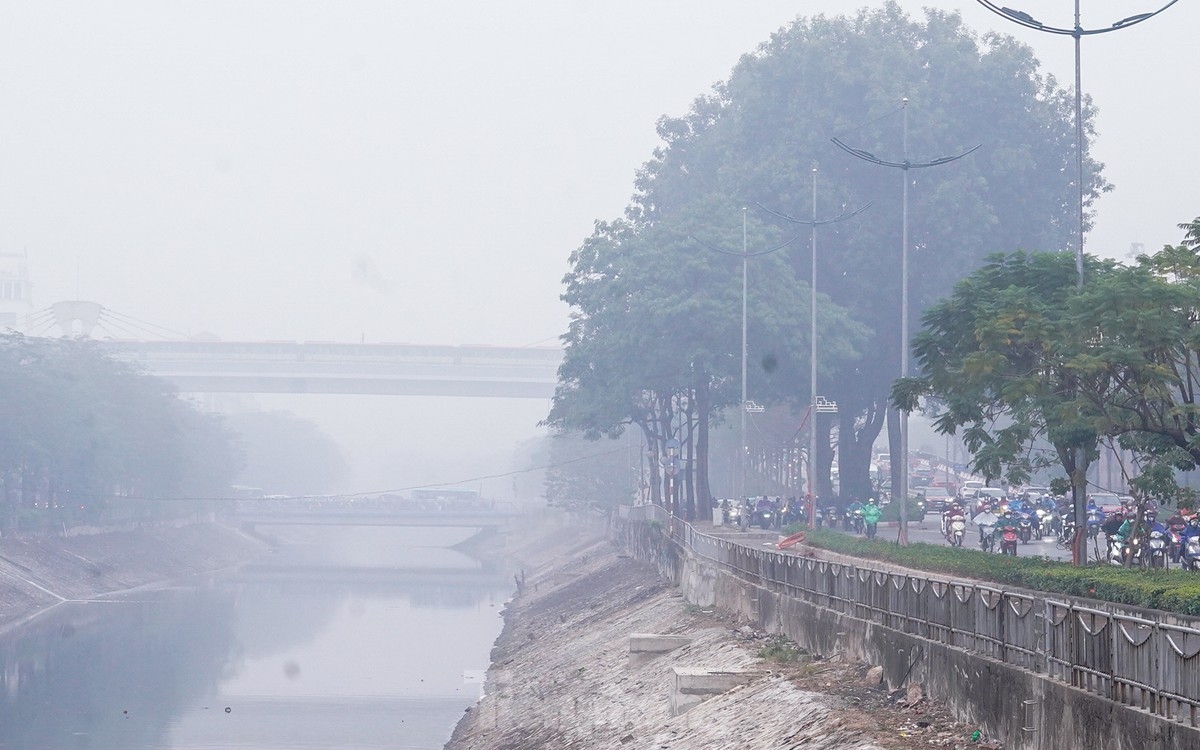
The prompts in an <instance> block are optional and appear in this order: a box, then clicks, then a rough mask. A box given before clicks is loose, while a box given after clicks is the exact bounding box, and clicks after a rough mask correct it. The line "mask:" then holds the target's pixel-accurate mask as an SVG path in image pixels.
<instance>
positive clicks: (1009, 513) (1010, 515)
mask: <svg viewBox="0 0 1200 750" xmlns="http://www.w3.org/2000/svg"><path fill="white" fill-rule="evenodd" d="M1004 517H1005V518H1012V517H1013V512H1012V511H1011V510H1008V509H1007V508H1005V510H1004Z"/></svg>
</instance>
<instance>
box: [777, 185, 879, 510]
mask: <svg viewBox="0 0 1200 750" xmlns="http://www.w3.org/2000/svg"><path fill="white" fill-rule="evenodd" d="M757 205H758V207H759V208H761V209H762V210H764V211H766V212H767V213H769V214H771V215H772V216H778V217H779V218H781V219H784V220H786V221H790V222H791V223H793V224H808V225H809V226H811V227H812V239H811V243H812V276H811V277H810V280H811V283H810V284H809V290H810V291H809V297H810V298H811V299H810V305H809V322H810V327H809V357H808V374H809V375H808V377H809V380H808V382H809V403H808V418H809V419H810V420H811V423H810V424H809V427H808V495H809V501H808V523H809V525H810V526H813V527H815V526H816V517H817V516H816V503H817V487H816V483H815V481H814V478H815V477H816V466H817V414H818V412H819V411H820V409H819V408H818V405H817V227H818V226H820V225H822V224H834V223H837V222H839V221H845V220H846V219H849V218H852V217H854V216H858V215H859V214H861V213H862V212H863V211H866V210H867V209H868V208H870V207H871V204H870V203H868V204H867V205H865V206H863V207H862V208H860V209H858V210H856V211H851V212H850V213H842V214H841V215H839V216H835V217H834V218H832V219H820V220H818V219H817V168H816V167H813V168H812V218H811V219H797V218H795V217H792V216H788V215H787V214H784V213H779V212H778V211H772V210H771V209H769V208H767V207H766V206H764V205H762V204H761V203H759V204H757Z"/></svg>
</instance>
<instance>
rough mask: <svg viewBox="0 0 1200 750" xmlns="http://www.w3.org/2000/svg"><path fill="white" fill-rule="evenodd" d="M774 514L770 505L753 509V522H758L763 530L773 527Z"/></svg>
mask: <svg viewBox="0 0 1200 750" xmlns="http://www.w3.org/2000/svg"><path fill="white" fill-rule="evenodd" d="M775 516H776V514H775V510H774V509H772V508H770V507H759V508H755V509H754V523H756V524H758V525H759V526H760V527H761V528H762V529H763V530H764V531H766V530H768V529H773V528H775Z"/></svg>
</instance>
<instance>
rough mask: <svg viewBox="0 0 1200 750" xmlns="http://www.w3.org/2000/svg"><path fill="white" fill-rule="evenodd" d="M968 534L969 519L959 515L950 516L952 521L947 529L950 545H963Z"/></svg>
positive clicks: (947, 538)
mask: <svg viewBox="0 0 1200 750" xmlns="http://www.w3.org/2000/svg"><path fill="white" fill-rule="evenodd" d="M966 535H967V519H966V518H964V517H963V516H959V515H954V516H950V523H949V524H948V528H947V529H946V541H948V542H950V546H951V547H961V546H962V544H963V538H964V537H965V536H966Z"/></svg>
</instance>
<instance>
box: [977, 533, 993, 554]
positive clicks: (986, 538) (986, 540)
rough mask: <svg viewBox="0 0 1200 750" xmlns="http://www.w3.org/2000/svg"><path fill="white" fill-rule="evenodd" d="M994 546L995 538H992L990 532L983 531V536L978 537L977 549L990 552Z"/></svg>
mask: <svg viewBox="0 0 1200 750" xmlns="http://www.w3.org/2000/svg"><path fill="white" fill-rule="evenodd" d="M995 547H996V540H995V539H993V538H992V535H991V534H987V533H985V534H984V535H983V537H982V538H980V540H979V549H981V550H983V551H984V552H991V551H992V550H994V549H995Z"/></svg>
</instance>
